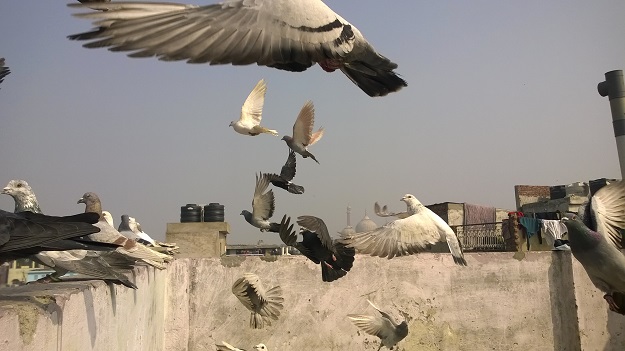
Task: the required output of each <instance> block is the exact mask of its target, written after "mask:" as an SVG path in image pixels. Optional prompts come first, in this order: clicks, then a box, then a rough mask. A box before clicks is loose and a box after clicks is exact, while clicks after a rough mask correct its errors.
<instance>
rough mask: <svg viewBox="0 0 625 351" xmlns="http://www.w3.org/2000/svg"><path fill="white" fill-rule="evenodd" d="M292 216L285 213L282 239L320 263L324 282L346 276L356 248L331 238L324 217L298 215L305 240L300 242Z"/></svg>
mask: <svg viewBox="0 0 625 351" xmlns="http://www.w3.org/2000/svg"><path fill="white" fill-rule="evenodd" d="M290 220H291V218H288V219H287V217H286V216H284V217H283V218H282V222H281V223H280V239H282V241H283V242H284V243H285V244H286V245H288V246H292V247H294V248H296V249H298V250H299V252H301V253H302V255H304V256H306V257H307V258H308V259H309V260H311V261H313V262H314V263H316V264H320V265H321V279H322V280H323V281H324V282H333V281H335V280H337V279H339V278H341V277H344V276H345V275H346V274H347V272H348V271H349V270H350V269H352V266H353V265H354V255H355V254H356V251H355V250H354V249H353V248H350V247H346V246H345V244H343V243H340V242H334V241H332V238H331V237H330V233H329V232H328V227H326V224H325V223H324V222H323V220H322V219H321V218H317V217H314V216H300V217H297V224H299V226H300V227H302V230H301V233H300V234H302V237H303V240H302V241H300V242H298V241H297V234H296V233H295V232H294V231H292V229H293V225H289V223H290Z"/></svg>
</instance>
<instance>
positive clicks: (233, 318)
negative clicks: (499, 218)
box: [166, 252, 625, 351]
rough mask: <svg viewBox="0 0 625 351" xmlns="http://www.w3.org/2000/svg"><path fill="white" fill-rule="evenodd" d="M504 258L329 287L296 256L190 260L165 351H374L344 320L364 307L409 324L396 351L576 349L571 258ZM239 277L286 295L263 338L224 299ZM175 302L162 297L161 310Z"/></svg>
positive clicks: (390, 271) (353, 277)
mask: <svg viewBox="0 0 625 351" xmlns="http://www.w3.org/2000/svg"><path fill="white" fill-rule="evenodd" d="M512 256H513V254H512V253H487V254H468V255H467V261H468V263H469V266H468V267H458V266H455V265H453V262H452V260H451V258H450V257H449V255H448V254H421V255H417V256H411V257H403V258H395V259H393V260H386V259H380V258H374V257H368V256H358V257H357V259H356V262H355V265H354V268H353V270H352V271H351V272H350V273H349V274H348V275H347V276H346V277H345V278H342V279H340V280H338V281H336V282H334V283H323V282H322V281H321V273H320V268H319V267H318V266H316V265H314V264H313V263H312V262H310V261H307V260H305V259H304V258H302V257H288V256H287V257H280V258H279V259H278V261H277V262H264V261H262V260H261V259H259V258H246V259H242V258H236V259H235V260H230V258H224V259H222V260H217V259H202V260H200V259H198V260H196V259H191V260H188V263H189V264H188V267H190V268H189V269H190V271H189V273H190V281H189V294H190V298H189V306H188V315H189V319H190V321H189V332H188V333H189V334H188V337H189V342H188V344H186V345H169V346H168V347H167V348H166V350H167V351H174V350H213V348H211V347H214V346H213V345H214V344H215V343H216V342H219V341H221V340H225V341H228V342H230V343H232V344H235V345H240V346H242V347H247V348H249V347H250V346H252V345H254V344H256V343H258V342H264V343H265V344H267V345H268V347H269V348H270V349H271V350H377V347H378V345H379V344H378V342H377V339H376V338H374V337H371V336H368V335H364V334H363V333H361V332H359V331H358V330H357V328H356V327H354V326H353V325H352V324H351V323H350V322H349V320H348V319H347V318H346V317H345V316H346V315H347V314H349V313H371V314H373V313H374V311H373V310H372V308H371V307H369V306H368V304H367V302H366V299H367V298H369V299H371V300H372V301H374V302H375V303H376V304H378V305H379V306H380V307H382V308H385V309H387V310H389V311H390V312H391V313H392V314H393V315H394V316H396V317H397V318H398V319H399V318H402V317H401V316H402V315H405V316H406V318H408V321H409V329H410V334H409V335H408V337H407V338H406V339H405V340H404V341H403V342H402V343H400V350H581V347H580V337H579V330H578V325H577V320H576V316H575V315H576V309H575V295H574V291H573V281H572V280H571V277H572V276H573V273H572V267H571V256H570V253H568V252H553V253H552V252H540V253H526V254H525V256H524V258H523V259H522V260H517V259H514V258H513V257H512ZM179 264H180V265H182V264H184V261H177V262H176V263H175V264H174V265H179ZM247 271H251V272H254V273H256V274H258V275H259V276H260V277H261V278H262V279H263V282H264V284H265V287H267V288H268V287H271V286H274V285H280V286H282V288H283V290H284V292H285V303H284V304H285V309H284V311H283V313H282V315H281V317H280V319H279V320H278V321H276V322H274V323H273V325H272V326H270V327H268V328H266V329H264V330H252V329H249V327H248V321H249V312H248V311H247V310H246V309H245V308H244V307H243V306H242V305H241V304H240V303H239V301H238V300H237V299H236V298H235V297H234V296H233V295H232V293H231V291H230V287H231V285H232V283H233V282H234V280H236V279H237V278H238V277H239V276H240V275H241V274H242V273H244V272H247ZM182 288H183V287H179V289H182ZM183 295H184V294H181V293H177V294H173V295H171V296H169V297H168V298H169V300H170V302H169V303H171V304H173V303H177V301H180V299H182V298H183ZM578 298H580V299H586V298H587V297H586V296H585V295H581V296H578ZM603 310H605V306H603ZM177 313H178V314H184V313H186V312H181V311H178V312H177ZM604 317H605V316H604ZM589 318H590V319H591V320H593V317H592V316H589ZM600 324H602V323H600ZM623 325H625V324H624V323H622V322H620V323H619V326H621V327H622V326H623ZM603 327H605V323H603ZM584 332H585V333H589V334H595V333H600V331H598V330H589V329H584ZM167 335H168V338H169V337H174V335H171V334H170V333H168V334H167ZM586 337H591V336H590V335H587V336H586ZM176 339H183V338H182V337H181V338H177V337H176ZM621 339H623V338H622V336H621ZM591 349H592V348H584V350H591Z"/></svg>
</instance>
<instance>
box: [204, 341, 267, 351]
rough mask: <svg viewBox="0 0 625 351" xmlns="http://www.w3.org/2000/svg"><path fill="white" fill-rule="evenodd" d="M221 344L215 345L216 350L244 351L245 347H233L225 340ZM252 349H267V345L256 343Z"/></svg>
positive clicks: (265, 350)
mask: <svg viewBox="0 0 625 351" xmlns="http://www.w3.org/2000/svg"><path fill="white" fill-rule="evenodd" d="M221 343H222V345H215V346H217V351H230V350H231V351H245V349H240V348H238V347H234V346H232V345H230V344H228V343H227V342H225V341H222V342H221ZM254 350H259V351H268V350H269V349H268V348H267V346H265V344H258V345H256V346H254Z"/></svg>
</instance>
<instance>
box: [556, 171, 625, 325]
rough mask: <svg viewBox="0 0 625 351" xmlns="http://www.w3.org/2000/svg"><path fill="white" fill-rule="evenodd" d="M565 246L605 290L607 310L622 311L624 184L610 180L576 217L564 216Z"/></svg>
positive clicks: (624, 289)
mask: <svg viewBox="0 0 625 351" xmlns="http://www.w3.org/2000/svg"><path fill="white" fill-rule="evenodd" d="M562 222H563V223H564V225H565V226H566V228H567V230H568V234H567V235H568V238H569V246H570V247H571V252H572V253H573V256H575V258H576V259H577V260H578V261H579V263H581V264H582V266H583V267H584V269H585V270H586V273H587V274H588V277H589V278H590V280H591V281H592V282H593V284H594V285H595V287H597V289H599V290H601V291H603V292H604V293H605V295H604V298H605V299H606V301H607V302H608V306H609V307H610V310H612V311H614V312H617V313H620V314H625V305H624V304H623V296H624V295H625V256H624V255H623V253H622V252H621V251H620V250H621V249H622V248H623V230H625V183H623V182H622V181H618V182H613V183H610V184H608V185H606V186H604V187H603V188H601V189H599V190H598V191H597V192H596V193H595V194H594V196H593V197H592V198H591V199H590V203H586V204H584V205H582V206H581V207H580V209H579V212H578V216H573V218H572V219H569V218H567V217H564V218H563V219H562Z"/></svg>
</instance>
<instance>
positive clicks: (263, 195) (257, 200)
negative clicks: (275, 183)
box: [241, 174, 280, 233]
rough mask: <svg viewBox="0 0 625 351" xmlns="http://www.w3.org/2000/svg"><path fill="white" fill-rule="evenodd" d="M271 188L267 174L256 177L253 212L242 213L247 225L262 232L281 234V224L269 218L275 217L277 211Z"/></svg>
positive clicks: (245, 211) (244, 211)
mask: <svg viewBox="0 0 625 351" xmlns="http://www.w3.org/2000/svg"><path fill="white" fill-rule="evenodd" d="M268 186H269V177H268V176H267V175H266V174H261V175H260V177H259V176H258V175H256V186H255V187H254V198H253V199H252V212H250V211H248V210H243V211H241V215H243V217H244V218H245V220H246V221H247V223H249V224H251V225H253V226H254V227H256V228H259V229H260V231H261V232H266V231H270V232H274V233H279V232H280V224H278V223H272V222H270V221H269V218H271V216H273V211H274V209H275V200H274V197H273V190H269V191H267V192H265V190H267V187H268Z"/></svg>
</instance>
